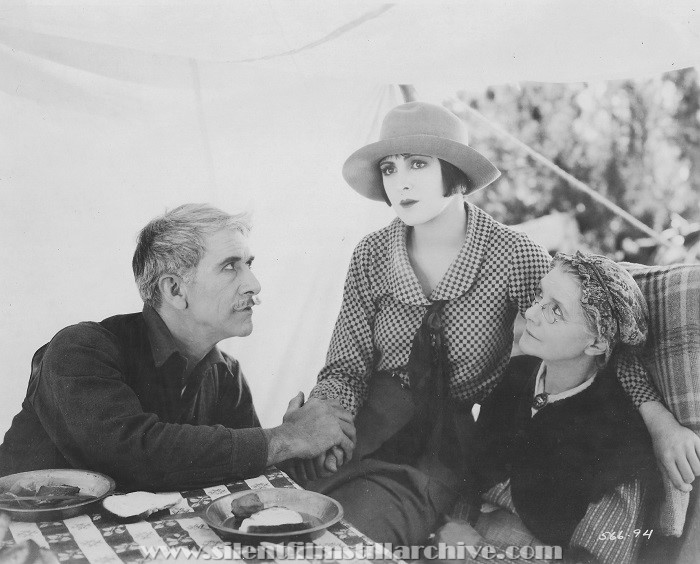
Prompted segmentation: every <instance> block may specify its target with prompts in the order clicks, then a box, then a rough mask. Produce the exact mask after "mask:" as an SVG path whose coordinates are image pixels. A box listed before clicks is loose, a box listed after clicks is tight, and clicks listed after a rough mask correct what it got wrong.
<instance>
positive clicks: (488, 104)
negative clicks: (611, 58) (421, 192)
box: [446, 68, 700, 264]
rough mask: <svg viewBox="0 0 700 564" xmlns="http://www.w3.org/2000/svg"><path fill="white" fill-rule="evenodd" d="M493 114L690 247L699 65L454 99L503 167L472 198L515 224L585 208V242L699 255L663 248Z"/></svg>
mask: <svg viewBox="0 0 700 564" xmlns="http://www.w3.org/2000/svg"><path fill="white" fill-rule="evenodd" d="M465 104H468V105H469V106H471V107H472V108H475V109H476V110H478V111H479V112H480V113H482V114H483V115H484V116H485V117H486V118H487V119H488V120H489V121H492V122H495V123H497V124H499V125H501V126H502V127H503V128H504V129H506V130H507V131H509V132H510V133H512V134H513V135H515V136H516V137H517V138H518V139H520V140H521V141H523V142H524V143H526V144H527V145H529V146H530V147H532V148H533V149H535V150H536V151H538V152H539V153H541V154H543V155H544V156H546V157H547V158H549V159H550V160H552V161H553V162H554V163H556V164H557V165H559V166H560V167H562V168H563V169H564V170H566V171H568V172H569V173H571V174H572V175H574V176H575V177H576V178H578V179H579V180H581V181H582V182H584V183H586V184H587V185H588V186H590V187H591V188H593V189H594V190H596V191H598V192H600V193H601V194H603V195H605V196H606V197H607V198H608V199H610V200H611V201H612V202H614V203H616V204H617V205H619V206H620V207H622V208H623V209H625V210H627V211H628V212H629V213H631V214H632V215H633V216H635V217H636V218H638V219H640V220H641V221H642V222H644V223H645V224H647V225H648V226H649V227H651V228H652V229H654V230H656V231H657V232H662V231H664V232H665V233H664V235H666V236H668V237H669V238H672V239H673V240H674V241H675V242H677V243H683V242H684V243H685V246H686V250H688V249H689V248H690V247H692V245H693V244H694V243H695V242H696V241H697V239H698V237H699V236H700V225H699V224H698V220H700V189H699V188H698V187H699V186H700V77H699V76H698V72H697V70H696V69H693V68H689V69H683V70H679V71H674V72H670V73H667V74H665V75H663V76H661V77H659V78H654V79H648V80H621V81H611V82H605V83H590V84H588V83H578V84H552V83H548V84H544V83H525V84H522V85H503V86H497V87H491V88H488V89H487V90H486V91H485V92H483V93H481V94H474V93H471V92H469V93H468V92H466V91H460V92H458V93H457V96H456V98H455V99H453V100H451V101H448V102H446V105H447V106H448V107H450V108H451V109H452V110H453V111H455V112H456V113H457V114H458V115H460V116H462V117H463V118H464V119H466V120H467V123H468V124H469V126H470V131H471V132H472V137H471V141H470V143H471V144H472V145H473V146H474V148H476V149H477V150H478V151H480V152H482V153H484V154H485V155H487V156H488V157H489V158H491V159H493V160H494V162H497V163H499V168H500V169H501V171H502V173H503V174H502V177H501V178H500V179H499V180H498V181H497V182H496V183H495V185H493V186H492V187H490V188H489V189H488V190H482V191H480V192H478V193H476V194H474V195H473V196H472V197H471V199H472V200H473V201H474V202H475V203H476V204H477V205H479V206H481V207H482V208H483V209H484V210H486V211H487V212H488V213H490V214H491V215H493V216H494V217H495V218H496V219H498V220H499V221H502V222H503V223H506V224H509V225H512V224H516V223H521V222H523V221H526V220H529V219H533V218H537V217H540V216H542V215H546V214H548V213H550V212H552V211H561V212H568V213H571V214H573V215H574V216H575V218H576V220H577V222H578V224H579V228H580V230H581V232H582V235H583V243H584V244H585V245H586V246H587V247H589V248H590V249H591V250H594V251H597V252H602V253H605V254H608V255H610V256H613V257H615V258H616V259H618V260H621V259H626V260H632V261H635V262H644V263H647V264H649V263H666V262H678V261H680V260H695V259H696V258H697V257H696V256H695V254H694V250H693V251H688V252H678V251H675V252H670V251H668V250H665V249H661V250H658V249H657V248H656V245H654V244H653V243H652V241H649V240H648V239H647V238H646V236H645V235H644V234H643V233H640V232H639V230H638V229H636V228H635V227H634V226H632V225H630V224H629V223H627V222H625V221H624V220H622V219H620V218H619V217H617V216H616V215H615V214H614V213H612V212H611V211H609V210H608V209H606V208H605V207H603V206H602V205H600V204H598V203H596V202H594V201H592V200H591V199H590V198H589V197H588V196H587V195H586V194H583V193H581V192H578V191H576V190H575V189H574V188H573V187H571V186H570V185H569V184H568V183H567V182H566V181H565V180H563V179H562V178H560V177H559V176H558V175H556V174H555V173H554V172H552V171H550V170H547V169H545V168H544V167H542V166H541V165H540V164H538V163H537V162H535V161H534V160H533V159H532V158H531V157H530V156H528V155H526V154H525V153H523V151H522V150H520V149H518V148H517V147H515V146H513V144H512V143H509V142H507V141H505V140H504V139H503V138H502V137H500V136H499V135H498V134H497V133H495V132H494V131H493V130H492V129H489V128H488V126H485V125H484V124H482V123H480V122H478V121H477V120H475V119H474V118H473V117H470V115H469V113H468V112H467V111H466V110H465V107H464V105H465Z"/></svg>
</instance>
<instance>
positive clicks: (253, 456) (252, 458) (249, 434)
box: [229, 427, 267, 478]
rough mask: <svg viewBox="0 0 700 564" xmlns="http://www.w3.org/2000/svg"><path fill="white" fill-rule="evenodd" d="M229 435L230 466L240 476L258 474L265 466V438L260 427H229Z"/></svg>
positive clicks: (245, 476)
mask: <svg viewBox="0 0 700 564" xmlns="http://www.w3.org/2000/svg"><path fill="white" fill-rule="evenodd" d="M229 436H230V437H231V468H232V470H233V475H234V476H237V477H242V478H249V477H253V476H258V475H260V474H262V473H263V472H264V471H265V467H266V466H267V439H266V438H265V433H264V432H263V430H262V429H261V428H260V427H253V428H251V429H229Z"/></svg>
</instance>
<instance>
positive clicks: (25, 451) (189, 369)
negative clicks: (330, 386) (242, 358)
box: [0, 204, 355, 490]
mask: <svg viewBox="0 0 700 564" xmlns="http://www.w3.org/2000/svg"><path fill="white" fill-rule="evenodd" d="M249 228H250V227H249V224H248V220H247V218H246V217H245V216H244V215H239V216H231V215H229V214H227V213H225V212H223V211H221V210H219V209H216V208H213V207H211V206H208V205H199V204H187V205H184V206H180V207H179V208H177V209H175V210H172V211H170V212H168V213H166V214H164V215H163V216H161V217H158V218H156V219H154V220H153V221H151V222H150V223H149V224H148V225H147V226H146V227H145V228H144V229H143V230H142V231H141V233H140V235H139V238H138V243H137V246H136V252H135V253H134V258H133V270H134V275H135V278H136V283H137V285H138V287H139V291H140V294H141V297H142V299H143V301H144V308H143V311H142V312H141V313H133V314H127V315H118V316H115V317H110V318H108V319H105V320H103V321H101V322H99V323H94V322H84V323H79V324H77V325H72V326H70V327H67V328H65V329H63V330H62V331H60V332H59V333H58V334H57V335H56V336H55V337H54V338H53V339H52V340H51V341H50V342H49V343H48V344H47V345H44V346H43V347H42V348H41V349H39V350H38V351H37V353H36V354H35V355H34V359H33V361H32V371H31V376H30V380H29V388H28V391H27V396H26V398H25V400H24V402H23V404H22V410H21V412H20V413H19V414H18V415H17V416H16V417H15V418H14V420H13V423H12V426H11V428H10V430H9V431H8V432H7V434H6V435H5V441H4V443H3V444H2V445H1V446H0V475H6V474H9V473H13V472H21V471H25V470H32V469H39V468H85V469H91V470H97V471H100V472H104V473H106V474H108V475H110V476H112V477H114V478H115V480H116V481H117V483H118V485H119V486H120V487H121V488H123V489H137V488H138V489H143V488H145V489H152V490H158V489H177V488H186V487H194V486H198V485H205V484H213V483H217V482H223V481H225V480H230V479H232V478H245V477H250V476H253V475H257V474H260V473H261V472H262V471H263V469H264V468H265V467H266V466H269V465H273V464H278V463H281V462H283V461H285V460H288V459H291V458H302V459H310V458H312V457H316V456H318V455H319V454H321V453H323V452H325V451H326V450H327V449H329V448H332V447H335V448H338V447H340V448H341V449H342V450H343V451H344V452H345V455H346V456H347V457H349V456H351V454H352V449H353V446H354V438H355V431H354V426H353V422H352V418H351V416H350V415H349V414H348V413H347V412H346V411H345V410H344V409H343V408H342V407H340V405H339V404H333V403H332V402H328V401H322V400H314V399H312V400H309V401H308V402H307V403H306V404H305V405H303V406H302V404H303V396H301V395H299V396H297V397H296V398H293V399H292V400H291V401H290V407H289V409H288V411H287V413H286V414H285V416H284V419H283V422H282V424H281V425H280V426H278V427H275V428H272V429H261V428H260V424H259V421H258V417H257V415H256V413H255V408H254V407H253V401H252V397H251V393H250V390H249V388H248V385H247V383H246V381H245V378H244V377H243V374H242V372H241V369H240V366H239V364H238V362H237V361H236V360H234V359H233V358H231V357H229V356H227V355H226V354H224V353H222V352H221V351H220V350H219V349H218V348H217V346H216V345H217V343H218V342H219V341H221V340H222V339H226V338H229V337H234V336H238V337H243V336H246V335H249V334H250V332H251V331H252V329H253V323H252V315H253V312H252V307H253V306H254V305H255V304H256V303H257V298H256V294H258V292H259V291H260V284H259V283H258V280H257V279H256V278H255V276H254V274H253V273H252V271H251V264H252V262H253V256H252V254H251V251H250V249H249V246H248V232H249Z"/></svg>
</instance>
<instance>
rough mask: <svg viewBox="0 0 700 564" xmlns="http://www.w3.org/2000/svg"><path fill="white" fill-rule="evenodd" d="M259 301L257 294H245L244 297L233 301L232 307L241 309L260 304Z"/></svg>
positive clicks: (237, 309)
mask: <svg viewBox="0 0 700 564" xmlns="http://www.w3.org/2000/svg"><path fill="white" fill-rule="evenodd" d="M260 303H261V301H260V298H259V297H258V296H246V297H245V298H243V299H241V300H238V301H236V302H234V304H233V309H235V310H236V311H242V310H244V309H247V308H249V307H253V306H256V305H260Z"/></svg>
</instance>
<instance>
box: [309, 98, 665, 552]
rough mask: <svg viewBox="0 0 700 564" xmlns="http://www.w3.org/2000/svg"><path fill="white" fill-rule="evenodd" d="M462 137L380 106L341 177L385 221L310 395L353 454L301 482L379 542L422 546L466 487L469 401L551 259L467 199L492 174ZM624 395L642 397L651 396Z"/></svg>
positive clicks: (426, 117) (419, 115) (444, 123)
mask: <svg viewBox="0 0 700 564" xmlns="http://www.w3.org/2000/svg"><path fill="white" fill-rule="evenodd" d="M467 137H468V136H467V131H466V127H465V125H464V123H463V122H462V121H461V120H460V119H459V118H458V117H457V116H455V115H454V114H453V113H451V112H449V111H448V110H447V109H445V108H443V107H440V106H435V105H432V104H427V103H423V102H411V103H408V104H403V105H401V106H398V107H396V108H394V109H393V110H391V111H390V112H389V113H388V114H387V116H386V117H385V119H384V122H383V124H382V130H381V134H380V139H379V141H377V142H375V143H371V144H369V145H367V146H365V147H362V148H360V149H359V150H357V151H356V152H355V153H353V154H352V155H351V156H350V157H349V158H348V160H347V161H346V163H345V165H344V168H343V175H344V177H345V179H346V180H347V182H348V184H349V185H350V186H351V187H352V188H353V189H354V190H356V191H357V192H359V193H360V194H361V195H363V196H365V197H367V198H370V199H372V200H377V201H384V202H386V203H387V204H388V205H390V206H391V208H392V209H393V210H394V211H395V212H396V215H397V217H396V219H395V220H394V221H393V222H392V223H391V224H390V225H389V226H387V227H385V228H384V229H381V230H379V231H377V232H375V233H371V234H370V235H368V236H366V237H365V238H364V239H363V240H362V241H360V243H359V244H358V246H357V248H356V249H355V252H354V254H353V257H352V261H351V264H350V269H349V272H348V275H347V280H346V284H345V290H344V296H343V304H342V308H341V311H340V314H339V317H338V320H337V322H336V326H335V330H334V332H333V337H332V340H331V344H330V348H329V351H328V356H327V361H326V366H325V367H324V368H323V370H322V371H321V373H320V375H319V381H318V384H317V385H316V387H315V388H314V390H313V391H312V394H311V395H312V396H314V397H320V398H332V399H337V400H339V401H340V402H341V404H342V405H343V406H344V407H345V408H346V409H347V410H348V411H350V412H351V413H352V414H353V415H356V417H355V425H356V427H357V446H356V449H355V455H354V458H353V460H352V461H351V462H350V463H348V464H346V465H345V466H343V468H341V470H340V471H338V472H337V473H336V474H335V475H333V476H331V477H324V478H323V479H320V480H316V481H315V482H307V483H306V484H305V486H306V487H307V488H310V489H315V490H317V491H321V492H323V493H327V494H328V495H331V496H332V497H334V498H336V499H337V500H339V501H341V503H342V504H343V507H344V508H345V512H346V515H347V517H348V519H349V520H350V521H351V522H352V523H353V524H355V525H356V526H357V527H358V528H360V529H361V530H362V531H363V532H365V533H367V534H369V535H370V536H371V537H372V538H373V539H374V540H376V541H380V542H394V543H398V544H416V543H420V542H421V541H423V540H425V539H426V538H427V536H428V534H429V533H430V532H431V531H432V530H433V529H434V527H435V525H436V522H437V519H438V517H439V515H440V514H441V513H442V512H445V511H448V510H449V509H450V507H451V505H452V504H453V502H454V500H455V498H456V496H457V495H458V494H459V492H460V491H461V490H462V489H464V488H468V487H469V486H470V483H469V482H470V480H469V478H468V476H469V475H470V473H469V472H468V470H467V465H468V461H469V445H468V442H469V441H468V437H469V435H470V432H471V431H470V427H471V425H473V420H472V419H471V409H472V406H473V404H474V403H475V402H481V401H483V400H484V399H485V398H486V397H488V395H489V393H490V392H491V391H492V390H493V388H494V387H495V386H496V384H497V383H498V382H499V380H500V379H501V377H502V375H503V373H504V370H505V367H506V364H507V363H508V359H509V356H510V351H511V344H512V339H513V321H514V319H515V316H516V315H517V313H518V311H520V312H524V311H525V310H526V309H527V308H528V307H529V305H530V298H531V296H532V293H533V291H534V289H535V288H536V286H537V283H538V282H539V280H540V279H541V278H542V276H543V275H544V274H545V273H546V272H547V269H548V266H549V262H550V260H551V258H550V257H549V255H548V254H547V253H546V252H545V251H544V250H543V249H542V248H541V247H539V246H537V245H536V244H534V243H533V242H532V241H531V240H530V239H528V237H527V236H525V235H524V234H522V233H518V232H516V231H514V230H512V229H509V228H508V227H506V226H504V225H502V224H500V223H498V222H497V221H495V220H494V219H493V218H492V217H490V216H489V215H487V214H486V213H484V212H483V211H482V210H480V209H479V208H477V207H476V206H474V205H472V204H470V203H468V202H465V199H464V196H465V195H466V194H469V193H471V192H474V191H475V190H478V189H480V188H482V187H484V186H486V185H488V184H489V183H491V182H492V181H493V180H495V179H496V178H497V177H498V175H499V172H498V170H497V169H496V168H495V167H494V166H493V165H492V164H491V163H490V162H489V161H488V160H487V159H486V158H485V157H484V156H483V155H481V154H480V153H478V152H477V151H475V150H474V149H472V148H471V147H469V146H468V139H467ZM633 387H636V389H637V390H639V394H638V397H639V399H640V401H644V400H645V399H650V398H654V399H655V398H657V397H658V396H656V395H654V391H653V389H651V388H650V387H648V386H646V387H645V384H643V383H640V382H637V384H636V385H635V386H633ZM329 460H330V458H328V459H326V463H328V461H329ZM320 467H321V464H320V463H318V464H317V465H316V469H317V470H318V469H320ZM326 467H328V465H327V466H326ZM331 467H332V465H331ZM309 473H310V474H313V472H309ZM307 477H310V478H313V477H314V476H307ZM465 477H467V478H465ZM302 478H303V477H302Z"/></svg>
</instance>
